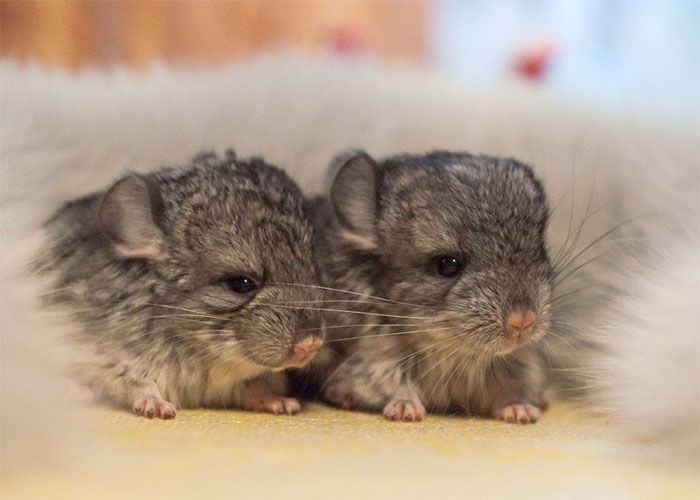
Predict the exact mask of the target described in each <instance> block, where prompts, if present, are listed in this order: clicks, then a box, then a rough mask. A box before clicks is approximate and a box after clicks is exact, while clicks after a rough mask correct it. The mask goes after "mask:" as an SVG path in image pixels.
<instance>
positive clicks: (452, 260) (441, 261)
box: [435, 255, 464, 278]
mask: <svg viewBox="0 0 700 500" xmlns="http://www.w3.org/2000/svg"><path fill="white" fill-rule="evenodd" d="M435 267H436V269H437V272H438V273H439V274H440V275H441V276H444V277H445V278H454V277H455V276H457V275H458V274H459V273H461V272H462V268H463V267H464V266H463V265H462V262H460V260H459V259H458V258H456V257H452V256H451V255H441V256H440V257H438V258H437V259H436V261H435Z"/></svg>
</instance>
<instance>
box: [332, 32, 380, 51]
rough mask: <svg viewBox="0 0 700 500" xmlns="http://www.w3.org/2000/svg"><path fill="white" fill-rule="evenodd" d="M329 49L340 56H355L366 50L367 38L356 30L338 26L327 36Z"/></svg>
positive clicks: (367, 46) (367, 47) (367, 45)
mask: <svg viewBox="0 0 700 500" xmlns="http://www.w3.org/2000/svg"><path fill="white" fill-rule="evenodd" d="M329 41H330V46H331V49H332V50H333V52H334V53H335V54H339V55H342V56H356V55H359V54H363V53H365V52H367V50H368V49H369V45H370V44H369V39H368V38H367V37H366V36H363V35H362V34H361V33H359V32H358V31H355V30H352V29H349V28H338V29H336V30H334V31H332V32H331V34H330V36H329Z"/></svg>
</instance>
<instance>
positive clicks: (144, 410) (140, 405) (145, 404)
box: [134, 396, 176, 420]
mask: <svg viewBox="0 0 700 500" xmlns="http://www.w3.org/2000/svg"><path fill="white" fill-rule="evenodd" d="M134 413H136V414H137V415H142V416H144V417H147V418H153V417H156V418H162V419H163V420H168V419H171V418H175V413H176V412H175V405H174V404H172V403H168V402H167V401H164V400H162V399H160V398H157V397H154V396H147V397H145V398H141V399H138V400H136V402H135V403H134Z"/></svg>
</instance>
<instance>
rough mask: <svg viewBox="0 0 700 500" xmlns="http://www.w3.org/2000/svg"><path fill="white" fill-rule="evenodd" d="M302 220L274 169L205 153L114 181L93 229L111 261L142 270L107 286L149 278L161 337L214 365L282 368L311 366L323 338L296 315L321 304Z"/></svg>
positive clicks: (310, 318) (310, 319) (297, 202)
mask: <svg viewBox="0 0 700 500" xmlns="http://www.w3.org/2000/svg"><path fill="white" fill-rule="evenodd" d="M307 212H308V209H307V207H306V202H305V201H304V199H303V197H302V194H301V192H300V191H299V189H298V188H297V186H296V185H295V184H294V183H293V182H292V181H291V180H290V179H289V178H288V177H287V176H286V175H285V174H284V173H283V172H282V171H280V170H278V169H277V168H274V167H271V166H269V165H267V164H265V163H264V162H263V161H262V160H257V159H254V160H250V161H245V162H244V161H238V160H236V159H235V157H234V156H233V155H232V154H229V156H227V157H226V158H225V159H224V160H221V159H219V158H218V157H217V156H215V155H202V156H200V157H198V158H197V159H196V160H195V161H194V164H193V165H192V166H190V167H187V168H183V169H164V170H160V171H157V172H155V173H152V174H149V175H144V176H142V175H129V176H127V177H125V178H123V179H121V180H120V181H118V182H117V183H116V184H114V185H113V186H112V187H111V188H110V189H109V190H108V191H107V192H106V194H104V195H103V196H102V199H101V200H100V202H99V204H98V208H97V225H98V228H99V231H100V232H101V233H102V235H103V237H104V239H105V240H106V242H107V243H108V246H109V247H110V248H111V249H112V256H113V258H114V259H116V260H117V261H125V260H128V261H140V262H142V263H143V265H142V266H141V267H138V266H137V267H136V268H135V270H134V271H133V272H132V273H131V274H130V273H121V274H115V275H114V276H113V279H114V280H127V281H128V280H131V279H133V273H134V272H136V273H138V272H142V273H149V274H150V275H151V276H152V277H153V279H152V285H151V288H152V290H151V297H150V298H149V300H150V304H154V303H155V304H158V306H157V307H155V308H154V311H156V314H155V317H154V324H155V325H156V328H157V329H159V330H163V331H166V332H172V336H171V339H172V340H173V341H178V342H182V343H183V344H189V345H192V344H196V345H197V346H199V347H202V348H203V349H204V350H205V351H206V352H208V353H209V354H211V355H212V356H214V357H222V358H236V357H238V358H240V357H243V358H245V359H247V360H248V361H250V362H252V363H254V364H256V365H260V366H265V367H270V368H284V367H287V366H299V365H301V364H304V363H306V362H308V361H309V360H310V359H311V357H312V356H313V353H314V352H315V350H317V348H318V347H319V346H320V342H321V339H322V329H321V328H320V327H321V322H322V318H321V317H320V315H319V312H318V311H316V310H314V308H313V307H303V306H304V305H307V306H308V305H311V306H313V303H314V302H313V301H314V300H317V299H319V292H318V288H316V285H317V284H318V271H317V267H316V264H315V260H314V255H313V251H312V238H313V234H312V227H311V223H310V219H309V217H308V213H307ZM135 284H136V283H135ZM104 286H105V287H110V286H112V284H110V283H104ZM121 288H124V287H121ZM300 342H301V345H303V346H304V348H303V349H301V351H303V352H300V349H295V346H298V345H299V343H300Z"/></svg>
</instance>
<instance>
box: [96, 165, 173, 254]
mask: <svg viewBox="0 0 700 500" xmlns="http://www.w3.org/2000/svg"><path fill="white" fill-rule="evenodd" d="M97 219H98V226H99V228H100V230H101V231H102V233H103V234H104V236H105V238H107V240H108V241H109V242H110V243H111V244H112V246H113V247H114V248H115V249H116V250H117V252H119V253H120V254H121V255H122V256H124V257H132V258H133V257H136V258H145V259H158V258H160V257H161V256H162V253H163V232H162V231H161V228H160V225H161V222H162V219H163V199H162V198H161V195H160V190H159V189H158V187H157V186H156V185H155V184H154V183H153V182H152V181H150V180H148V179H146V178H144V177H142V176H140V175H136V174H131V175H128V176H127V177H124V178H123V179H121V180H120V181H118V182H117V183H116V184H114V185H113V186H112V187H111V188H110V189H109V190H108V191H107V193H105V195H104V196H103V198H102V201H101V203H100V207H99V209H98V213H97Z"/></svg>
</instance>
